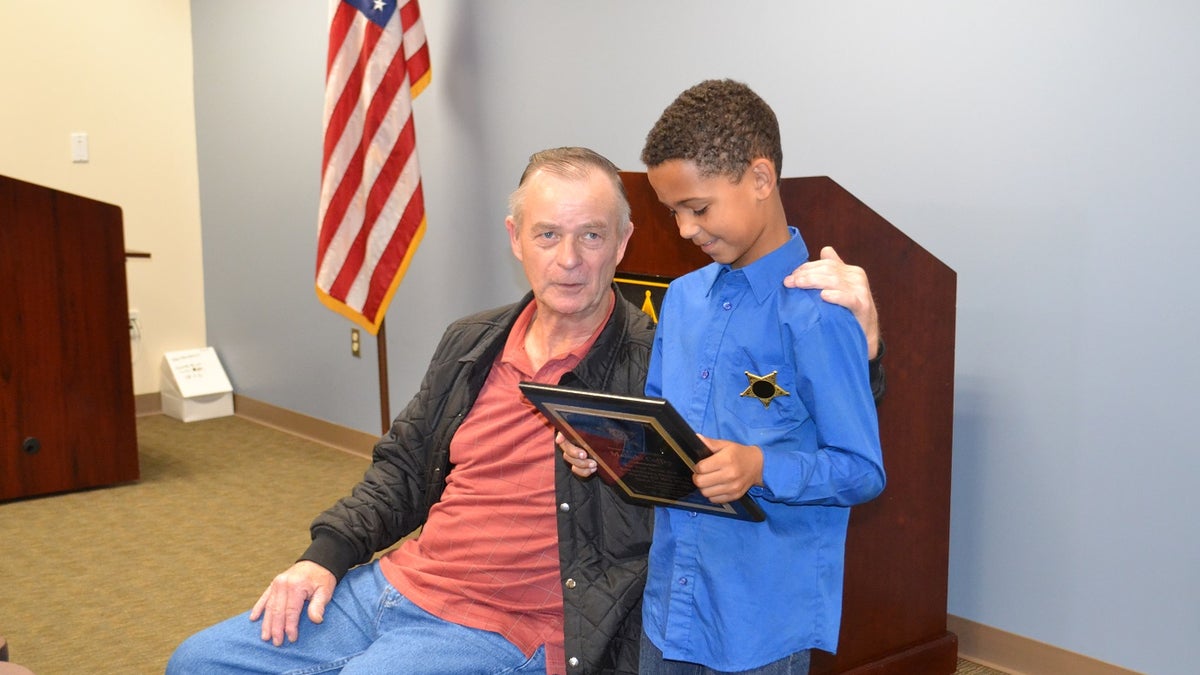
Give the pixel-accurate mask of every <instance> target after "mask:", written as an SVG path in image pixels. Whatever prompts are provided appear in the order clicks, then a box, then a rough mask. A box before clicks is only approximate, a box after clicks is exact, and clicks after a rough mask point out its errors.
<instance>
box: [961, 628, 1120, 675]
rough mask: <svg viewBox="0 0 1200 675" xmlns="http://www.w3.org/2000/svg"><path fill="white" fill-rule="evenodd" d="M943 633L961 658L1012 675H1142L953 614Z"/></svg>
mask: <svg viewBox="0 0 1200 675" xmlns="http://www.w3.org/2000/svg"><path fill="white" fill-rule="evenodd" d="M946 629H947V630H949V631H950V632H952V633H954V634H956V635H957V636H958V655H959V656H960V657H962V658H964V659H966V660H968V661H971V662H973V663H978V664H979V665H981V666H987V667H988V668H994V669H996V670H1001V671H1004V672H1005V673H1010V674H1011V675H1058V674H1059V673H1071V675H1141V674H1140V673H1138V672H1137V671H1133V670H1128V669H1125V668H1121V667H1120V666H1114V665H1112V664H1110V663H1105V662H1103V661H1097V660H1096V659H1093V658H1091V657H1088V656H1083V655H1082V654H1076V653H1075V652H1070V651H1067V650H1065V649H1061V648H1059V647H1054V646H1052V645H1048V644H1045V643H1044V642H1038V641H1037V640H1033V639H1030V638H1027V637H1022V636H1020V635H1015V634H1013V633H1009V632H1006V631H1002V630H1000V629H998V628H992V627H991V626H985V625H983V624H981V623H976V622H975V621H971V620H970V619H964V618H962V617H960V616H955V615H953V614H947V615H946Z"/></svg>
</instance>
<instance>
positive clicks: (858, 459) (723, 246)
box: [564, 80, 885, 674]
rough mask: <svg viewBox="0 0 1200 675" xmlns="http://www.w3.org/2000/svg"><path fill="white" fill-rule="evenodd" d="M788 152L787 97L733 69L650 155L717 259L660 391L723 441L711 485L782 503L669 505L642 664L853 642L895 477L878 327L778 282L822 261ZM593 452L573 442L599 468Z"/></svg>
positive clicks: (678, 289)
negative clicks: (789, 191) (856, 514)
mask: <svg viewBox="0 0 1200 675" xmlns="http://www.w3.org/2000/svg"><path fill="white" fill-rule="evenodd" d="M782 154H783V153H782V149H781V143H780V138H779V125H778V122H777V121H776V118H775V114H774V112H773V111H772V110H771V108H770V106H768V105H767V104H766V103H765V102H764V101H763V100H762V99H761V98H759V97H758V96H757V95H756V94H755V93H754V92H753V91H751V90H750V89H749V88H748V87H746V86H745V85H743V84H741V83H738V82H733V81H729V80H722V81H716V80H710V81H706V82H702V83H700V84H698V85H696V86H694V87H692V88H690V89H688V90H687V91H685V92H683V93H682V94H680V96H679V97H678V98H677V99H675V101H674V102H672V103H671V104H670V105H669V106H668V107H667V108H666V110H665V111H663V113H662V116H661V117H660V118H659V120H658V122H657V123H656V124H655V125H654V128H653V129H651V130H650V133H649V134H648V135H647V137H646V145H645V148H644V149H643V150H642V161H643V162H644V163H645V164H646V166H647V175H648V178H649V180H650V184H651V186H652V187H653V188H654V191H655V192H656V193H657V195H658V198H659V201H661V202H662V203H663V204H664V205H666V206H667V208H669V209H670V210H671V212H672V213H673V214H674V216H675V221H676V224H677V225H678V227H679V234H680V236H682V237H684V238H686V239H690V240H692V242H694V243H695V244H696V245H697V246H700V247H701V248H702V249H703V250H704V252H705V253H707V254H708V255H709V256H711V257H712V259H713V261H714V263H713V264H711V265H708V266H706V267H704V268H702V269H700V270H697V271H695V272H692V273H690V274H688V275H686V276H683V277H680V278H679V279H676V280H675V281H674V282H672V283H671V285H670V286H669V288H668V289H667V292H666V295H665V297H664V299H663V302H662V309H661V311H660V314H659V324H658V328H657V332H656V335H655V340H654V347H653V351H652V352H651V358H650V372H649V375H648V376H647V381H646V394H647V395H648V396H661V397H663V398H666V399H668V400H669V401H671V403H672V404H673V405H674V406H675V407H676V408H677V409H678V410H679V412H680V413H681V414H682V415H683V416H684V417H685V418H686V419H687V421H688V422H689V423H690V424H691V425H692V427H693V428H694V429H696V431H697V432H698V433H699V434H700V435H701V437H702V438H703V439H704V441H705V443H706V444H707V445H708V446H709V448H710V449H711V450H712V451H713V455H712V456H711V457H709V458H707V459H705V460H704V461H702V462H700V463H698V464H697V465H696V475H695V477H694V482H695V484H696V487H697V488H699V490H700V492H701V493H702V494H704V495H705V496H706V497H708V498H709V499H710V500H712V501H714V502H718V503H723V502H729V501H733V500H735V499H738V498H739V497H741V496H742V495H744V494H746V493H747V492H749V494H750V495H751V496H752V497H753V498H754V499H755V500H756V501H757V502H758V504H759V505H760V506H761V507H762V509H763V511H764V512H765V513H766V521H765V522H762V523H754V522H749V521H740V520H734V519H730V518H722V517H718V516H711V515H706V514H697V513H694V512H691V511H684V510H679V509H671V508H657V509H656V510H655V511H656V512H655V529H654V539H653V544H652V546H651V550H650V571H649V577H648V581H647V584H646V591H645V596H644V604H643V611H642V616H643V630H644V633H643V637H642V651H641V659H640V660H641V664H640V670H639V672H641V673H643V674H655V673H672V674H674V673H705V672H711V671H706V670H705V668H708V669H712V670H717V671H722V672H748V673H807V672H808V665H809V650H810V649H812V648H817V649H823V650H826V651H829V652H833V651H835V650H836V649H837V638H838V629H839V624H840V621H841V598H842V575H843V557H844V545H845V538H846V525H847V522H848V519H849V514H850V509H849V507H850V506H852V505H854V504H859V503H862V502H865V501H867V500H869V499H872V498H874V497H875V496H876V495H878V494H879V493H880V491H881V490H882V489H883V486H884V482H885V477H884V470H883V460H882V454H881V451H880V446H879V429H878V422H877V420H876V416H875V404H874V401H873V398H872V394H871V388H870V385H869V383H868V372H867V344H866V338H865V336H864V334H863V331H862V328H861V327H860V326H859V324H858V322H857V321H855V319H854V317H853V315H852V314H851V313H850V312H849V311H848V310H846V309H845V308H844V307H840V306H836V305H832V304H829V303H826V302H824V301H822V300H821V298H820V295H819V292H818V291H809V290H797V289H789V288H784V287H783V286H781V285H780V284H779V283H778V279H779V278H780V277H782V276H784V275H786V274H787V273H788V271H789V270H792V269H794V268H795V267H796V266H797V265H799V264H801V263H803V262H804V261H805V260H806V259H807V258H808V251H807V249H806V247H805V245H804V241H803V240H802V239H801V238H800V233H799V232H798V231H797V230H796V229H795V228H790V227H789V226H788V223H787V219H786V216H785V214H784V210H783V204H782V202H781V199H780V196H779V191H778V181H779V176H780V165H781V162H782ZM578 452H579V451H578V448H575V447H574V446H569V445H566V446H564V456H565V457H566V458H567V459H568V461H571V462H572V464H574V465H575V466H576V467H579V469H578V470H576V473H577V474H584V473H587V472H588V469H590V466H591V464H590V463H589V462H587V461H586V460H583V459H581V458H579V457H578V455H577V453H578ZM573 456H574V459H573Z"/></svg>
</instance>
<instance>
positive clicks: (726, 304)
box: [721, 300, 733, 311]
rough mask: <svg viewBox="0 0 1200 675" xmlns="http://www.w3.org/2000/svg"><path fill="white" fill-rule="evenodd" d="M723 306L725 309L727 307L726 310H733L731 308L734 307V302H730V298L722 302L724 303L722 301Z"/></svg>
mask: <svg viewBox="0 0 1200 675" xmlns="http://www.w3.org/2000/svg"><path fill="white" fill-rule="evenodd" d="M721 307H722V308H723V309H725V310H726V311H728V310H731V309H733V303H732V302H729V301H728V300H726V301H725V302H722V303H721Z"/></svg>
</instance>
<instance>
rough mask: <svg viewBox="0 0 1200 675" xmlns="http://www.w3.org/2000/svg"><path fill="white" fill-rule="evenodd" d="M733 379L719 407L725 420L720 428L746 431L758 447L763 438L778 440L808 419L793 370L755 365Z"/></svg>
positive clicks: (720, 421) (739, 371)
mask: <svg viewBox="0 0 1200 675" xmlns="http://www.w3.org/2000/svg"><path fill="white" fill-rule="evenodd" d="M729 377H730V380H729V381H730V383H731V386H729V387H727V388H726V392H725V394H724V395H723V396H721V401H720V403H719V404H718V406H717V407H718V409H720V411H721V413H722V417H724V418H725V419H723V420H719V421H718V425H719V428H730V427H731V426H732V427H733V428H742V429H745V430H747V431H748V432H750V434H751V437H749V438H746V441H747V442H751V443H752V444H758V443H757V441H758V440H760V439H759V438H758V436H760V435H763V434H766V435H768V436H770V437H772V438H776V437H778V436H779V435H780V434H782V433H785V432H786V431H787V430H789V429H792V428H795V427H799V426H801V425H802V424H804V422H805V421H806V420H808V418H809V414H808V409H807V408H806V407H805V405H804V402H803V401H802V400H801V399H800V396H799V392H798V391H797V387H796V384H795V377H794V375H793V374H792V373H791V372H790V371H789V370H786V369H776V368H771V367H758V366H755V367H750V368H743V369H739V370H736V371H733V372H731V373H730V375H729ZM732 383H736V384H732Z"/></svg>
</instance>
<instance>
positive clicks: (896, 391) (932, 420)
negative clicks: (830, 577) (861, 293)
mask: <svg viewBox="0 0 1200 675" xmlns="http://www.w3.org/2000/svg"><path fill="white" fill-rule="evenodd" d="M621 177H622V180H623V181H624V183H625V187H626V190H627V191H628V193H629V201H630V205H631V207H632V208H633V221H634V224H635V226H636V228H637V229H636V230H635V231H634V235H633V237H632V238H631V239H630V243H629V246H628V248H627V249H626V253H625V258H624V260H622V261H621V264H620V266H619V267H618V274H617V276H618V279H620V278H621V277H622V276H628V277H631V278H634V279H638V280H639V281H644V278H643V277H642V276H641V275H656V276H662V277H668V278H671V277H676V276H679V275H681V274H684V273H687V272H689V271H691V270H693V269H696V268H698V267H701V266H703V265H706V264H708V263H710V262H711V260H710V259H709V257H708V256H707V255H705V254H704V253H703V252H701V251H700V249H699V248H697V247H696V246H694V245H693V244H692V243H691V242H689V241H685V240H683V239H681V238H680V237H679V234H678V230H677V229H676V227H675V222H674V220H673V219H672V218H671V216H670V214H669V213H668V212H667V210H666V209H665V208H664V207H663V206H662V205H661V204H659V203H658V199H657V198H656V197H655V195H654V191H653V190H652V189H651V188H650V185H649V183H648V182H647V181H646V176H645V174H644V173H640V172H623V173H622V175H621ZM780 194H781V196H782V198H783V203H784V208H785V209H786V211H787V213H788V218H789V222H790V223H791V224H792V225H795V226H796V227H798V228H799V229H800V232H801V233H802V234H803V236H804V239H805V242H806V243H807V244H808V246H809V249H810V254H811V256H812V257H813V258H816V257H817V256H819V254H820V249H821V247H822V246H825V245H831V246H833V247H834V248H835V249H836V250H837V251H838V254H839V255H841V256H842V258H843V259H844V260H846V261H848V262H850V263H853V264H855V265H859V266H861V267H863V268H864V269H865V270H867V274H868V277H869V279H870V283H871V290H872V292H873V293H874V296H875V300H876V305H877V307H878V310H879V315H880V323H881V327H882V331H883V336H884V341H885V343H886V347H887V349H886V354H885V356H884V360H883V363H884V369H885V371H886V375H887V392H886V394H885V395H884V399H883V401H882V402H881V403H880V406H879V426H880V437H881V440H882V444H883V458H884V466H885V469H886V470H887V476H888V483H887V488H886V489H885V490H884V492H883V494H882V495H881V496H880V497H879V498H877V499H875V500H874V501H871V502H869V503H867V504H863V505H861V506H856V507H854V508H853V509H852V510H851V515H850V529H849V532H848V534H847V542H846V579H845V592H844V598H843V616H842V631H841V638H840V644H839V648H838V653H837V655H836V656H834V655H830V654H827V653H824V652H814V658H813V665H812V673H813V675H825V674H829V673H850V674H854V675H867V674H868V673H869V674H871V675H912V674H913V673H920V674H922V675H946V674H949V673H953V672H954V671H955V668H956V663H957V652H958V640H957V638H956V636H955V635H954V634H953V633H950V632H948V631H947V630H946V583H947V566H948V558H949V534H950V449H951V425H952V417H953V403H954V315H955V286H956V275H955V273H954V271H953V270H951V269H950V268H949V267H947V266H946V265H945V264H943V263H941V262H940V261H938V260H937V259H936V258H934V257H933V256H932V255H931V254H930V253H929V252H928V251H926V250H925V249H923V248H921V246H919V245H918V244H917V243H916V242H914V241H913V240H912V239H910V238H909V237H907V236H906V235H905V234H904V233H902V232H900V231H899V230H898V229H896V228H895V227H894V226H892V225H891V224H890V223H888V222H887V221H886V220H884V219H883V218H882V217H880V216H879V214H877V213H875V212H874V211H872V210H871V209H870V208H868V207H867V206H866V205H865V204H863V203H862V202H861V201H859V200H858V199H856V198H855V197H854V196H853V195H851V194H850V193H849V192H847V191H846V190H845V189H843V188H842V187H841V186H840V185H838V184H837V183H835V182H834V181H833V180H831V179H829V178H826V177H813V178H787V179H784V180H782V181H781V183H780ZM631 287H632V288H634V289H636V290H633V291H632V292H630V291H629V290H626V289H628V288H631ZM645 288H646V287H643V286H642V285H640V284H628V285H626V286H624V287H623V290H624V292H625V293H626V295H627V296H631V297H633V298H636V299H637V301H638V302H639V304H640V303H641V300H642V295H641V294H642V293H644V290H645ZM655 295H657V294H655Z"/></svg>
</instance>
